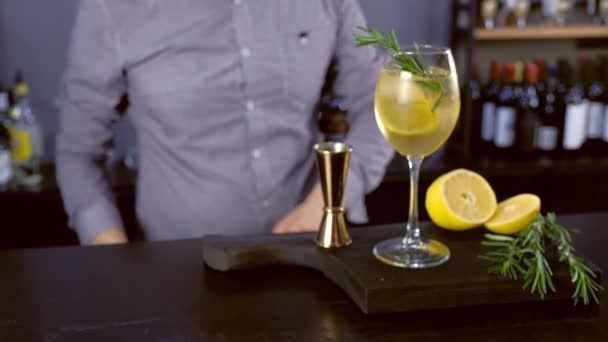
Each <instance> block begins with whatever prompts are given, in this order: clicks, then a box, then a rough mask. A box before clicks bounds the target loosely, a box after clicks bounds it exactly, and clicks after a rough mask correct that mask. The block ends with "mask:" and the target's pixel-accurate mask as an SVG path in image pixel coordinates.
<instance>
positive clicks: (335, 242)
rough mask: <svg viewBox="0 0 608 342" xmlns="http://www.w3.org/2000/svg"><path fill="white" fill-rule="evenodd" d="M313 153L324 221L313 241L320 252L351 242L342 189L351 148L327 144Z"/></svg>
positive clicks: (345, 145)
mask: <svg viewBox="0 0 608 342" xmlns="http://www.w3.org/2000/svg"><path fill="white" fill-rule="evenodd" d="M315 151H316V154H317V166H318V168H319V173H320V176H321V188H322V189H323V201H324V202H325V208H324V214H323V221H321V227H320V228H319V232H318V233H317V238H316V240H315V241H316V243H317V245H319V246H321V247H323V248H334V247H344V246H348V245H350V243H351V242H352V240H351V239H350V236H349V235H348V231H347V230H346V219H345V218H344V185H345V184H346V173H347V171H348V161H349V158H350V153H351V151H352V148H351V147H350V146H349V145H347V144H344V143H340V142H326V143H322V144H317V145H315Z"/></svg>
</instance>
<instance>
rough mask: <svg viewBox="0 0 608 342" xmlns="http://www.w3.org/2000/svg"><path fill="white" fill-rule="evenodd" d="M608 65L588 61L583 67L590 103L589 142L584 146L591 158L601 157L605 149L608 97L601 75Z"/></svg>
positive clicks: (588, 114)
mask: <svg viewBox="0 0 608 342" xmlns="http://www.w3.org/2000/svg"><path fill="white" fill-rule="evenodd" d="M604 68H606V65H602V63H601V61H600V64H599V65H596V64H594V63H592V62H591V61H587V62H586V63H584V65H582V70H581V75H582V77H583V80H584V81H583V85H584V87H585V97H586V98H587V100H588V101H589V104H588V106H589V107H588V109H587V141H586V142H585V144H584V146H583V150H584V153H585V155H587V156H591V157H597V156H600V155H601V153H602V150H603V149H604V141H603V139H602V136H603V128H604V111H605V109H604V107H605V105H604V100H605V97H606V94H605V86H604V83H603V80H602V78H601V75H602V74H603V69H604Z"/></svg>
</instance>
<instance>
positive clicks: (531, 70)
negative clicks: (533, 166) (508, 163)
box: [515, 63, 539, 159]
mask: <svg viewBox="0 0 608 342" xmlns="http://www.w3.org/2000/svg"><path fill="white" fill-rule="evenodd" d="M525 73H526V82H525V86H524V89H523V92H522V94H521V97H520V98H519V111H518V113H517V118H516V121H515V122H516V124H515V146H516V148H517V153H518V156H519V157H520V158H521V159H533V158H534V157H535V156H536V155H535V152H536V147H535V141H536V132H537V126H538V116H537V113H538V108H539V96H538V92H537V89H536V85H537V83H538V66H537V65H536V64H535V63H530V64H528V65H526V72H525Z"/></svg>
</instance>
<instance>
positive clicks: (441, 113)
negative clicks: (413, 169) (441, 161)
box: [374, 68, 460, 157]
mask: <svg viewBox="0 0 608 342" xmlns="http://www.w3.org/2000/svg"><path fill="white" fill-rule="evenodd" d="M433 74H434V75H435V77H436V79H438V80H440V81H441V82H442V83H443V85H444V97H443V98H442V100H441V101H440V104H439V106H438V107H437V108H435V110H434V111H433V110H432V108H433V105H434V104H435V102H436V101H437V99H438V98H439V95H440V94H439V92H438V91H433V90H431V89H429V88H427V87H424V86H422V85H420V83H419V81H424V80H425V79H424V78H420V77H417V76H413V75H412V74H411V73H409V72H407V71H401V70H399V69H383V70H382V71H381V72H380V75H379V76H378V82H377V84H376V93H375V99H374V107H375V112H376V122H377V123H378V128H379V129H380V131H381V132H382V135H384V138H385V139H386V140H387V141H388V142H389V143H390V144H391V145H392V146H393V148H394V149H395V150H396V151H397V152H398V153H399V154H401V155H404V156H419V157H424V156H427V155H429V154H431V153H433V152H435V151H436V150H437V149H438V148H439V147H441V145H443V144H444V143H445V142H446V140H447V139H448V137H449V136H450V134H451V133H452V131H453V130H454V127H455V126H456V121H457V120H458V114H459V113H460V94H459V89H458V79H457V78H456V74H450V73H449V72H448V71H446V70H443V69H439V68H435V69H433Z"/></svg>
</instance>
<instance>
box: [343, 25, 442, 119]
mask: <svg viewBox="0 0 608 342" xmlns="http://www.w3.org/2000/svg"><path fill="white" fill-rule="evenodd" d="M358 29H359V30H361V31H363V32H364V33H365V35H357V34H355V41H356V43H357V46H366V45H375V46H377V47H380V48H382V49H385V50H387V51H388V52H390V53H391V54H392V56H393V58H394V60H395V63H396V64H397V66H398V67H399V68H400V69H401V70H403V71H407V72H410V73H412V74H413V75H415V76H418V77H422V78H424V80H416V83H418V84H420V85H421V86H423V87H426V88H429V89H431V90H432V91H434V92H438V93H439V96H438V97H437V100H435V103H434V104H433V108H432V111H433V112H434V111H435V110H436V109H437V107H439V105H440V104H441V101H442V100H443V99H444V98H445V87H444V86H443V84H442V82H441V81H440V80H439V79H437V77H436V76H435V75H433V74H432V73H431V70H430V68H429V67H428V66H427V65H425V64H424V63H423V61H422V57H421V55H420V48H419V47H418V44H417V43H414V49H415V50H416V53H415V54H414V55H411V54H405V53H403V52H402V51H401V46H400V45H399V40H397V35H396V34H395V31H394V30H391V31H390V32H388V33H386V34H383V33H382V32H380V31H378V30H376V29H374V28H367V27H358Z"/></svg>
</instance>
